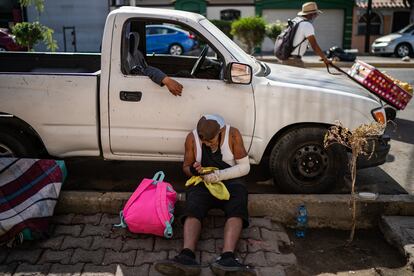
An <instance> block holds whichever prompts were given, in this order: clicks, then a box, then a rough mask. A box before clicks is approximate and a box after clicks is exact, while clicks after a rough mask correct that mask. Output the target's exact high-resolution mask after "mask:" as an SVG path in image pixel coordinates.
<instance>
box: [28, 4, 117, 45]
mask: <svg viewBox="0 0 414 276" xmlns="http://www.w3.org/2000/svg"><path fill="white" fill-rule="evenodd" d="M108 12H109V8H108V2H107V1H103V0H88V1H84V0H71V1H56V0H53V1H46V2H45V10H44V12H43V13H42V14H40V16H39V14H38V12H37V11H36V9H35V8H34V6H33V5H32V6H29V7H28V8H27V20H28V21H29V22H33V21H37V20H39V21H40V23H42V24H43V25H46V26H48V27H49V28H52V29H53V30H54V34H53V38H54V39H55V40H56V41H57V44H58V47H59V49H58V50H57V51H59V52H100V46H101V41H102V34H103V29H104V26H105V20H106V16H107V15H108ZM35 50H36V51H46V47H45V46H44V45H43V44H39V45H37V46H36V47H35Z"/></svg>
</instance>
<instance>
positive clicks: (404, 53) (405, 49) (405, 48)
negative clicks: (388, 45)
mask: <svg viewBox="0 0 414 276" xmlns="http://www.w3.org/2000/svg"><path fill="white" fill-rule="evenodd" d="M397 52H398V55H399V56H400V57H405V56H408V54H409V53H410V49H409V48H408V46H407V45H401V46H399V47H398V50H397Z"/></svg>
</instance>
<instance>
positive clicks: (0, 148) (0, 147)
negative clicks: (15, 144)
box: [0, 144, 14, 157]
mask: <svg viewBox="0 0 414 276" xmlns="http://www.w3.org/2000/svg"><path fill="white" fill-rule="evenodd" d="M13 156H14V154H13V151H12V150H11V149H10V148H9V147H7V146H6V145H4V144H0V157H13Z"/></svg>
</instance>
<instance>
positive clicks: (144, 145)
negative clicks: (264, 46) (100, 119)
mask: <svg viewBox="0 0 414 276" xmlns="http://www.w3.org/2000/svg"><path fill="white" fill-rule="evenodd" d="M176 80H177V81H179V82H180V83H181V84H182V85H183V86H184V89H183V94H182V96H181V97H179V96H177V97H176V96H173V95H172V94H171V93H170V92H169V91H168V89H167V88H166V87H160V86H159V85H157V84H155V83H154V82H152V81H151V80H150V79H149V78H148V77H146V76H124V75H123V74H122V73H121V72H119V73H118V74H113V75H112V76H111V86H110V93H109V111H110V112H109V117H110V118H109V124H110V147H111V151H112V153H113V154H115V155H143V156H145V155H147V156H153V157H156V156H159V157H161V156H162V157H164V158H166V157H167V158H168V157H170V158H172V159H180V158H181V157H182V155H183V153H184V141H185V137H186V135H187V134H188V132H189V131H191V130H192V129H193V128H195V126H196V124H197V121H198V119H199V118H200V117H201V116H202V115H203V114H220V115H222V116H223V117H224V118H225V120H226V121H227V123H228V124H230V125H233V126H235V127H237V128H239V130H240V132H241V133H242V135H243V136H244V142H245V144H246V147H247V146H248V145H249V144H250V140H251V137H252V135H253V125H254V109H253V106H254V104H253V92H252V86H251V85H237V84H227V83H225V82H224V81H222V80H207V79H190V78H176ZM121 91H131V92H141V93H142V96H141V100H140V101H136V102H130V101H123V100H121V99H120V92H121Z"/></svg>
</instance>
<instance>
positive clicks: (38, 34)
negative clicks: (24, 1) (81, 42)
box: [12, 21, 58, 52]
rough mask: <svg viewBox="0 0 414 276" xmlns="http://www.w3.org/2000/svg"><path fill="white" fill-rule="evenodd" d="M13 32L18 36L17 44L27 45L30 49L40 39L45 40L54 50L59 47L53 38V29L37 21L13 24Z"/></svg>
mask: <svg viewBox="0 0 414 276" xmlns="http://www.w3.org/2000/svg"><path fill="white" fill-rule="evenodd" d="M12 33H13V34H14V35H15V36H16V42H17V44H19V45H21V46H24V47H27V48H28V49H29V51H30V50H32V49H33V46H34V45H36V44H37V43H38V42H39V41H40V40H43V42H44V43H45V45H46V47H47V48H48V49H49V50H51V51H53V52H54V51H56V49H57V48H58V47H57V43H56V40H54V39H53V30H52V29H50V28H48V27H46V26H44V25H42V24H40V23H39V22H37V21H36V22H32V23H30V22H21V23H17V24H16V25H14V26H13V28H12Z"/></svg>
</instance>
